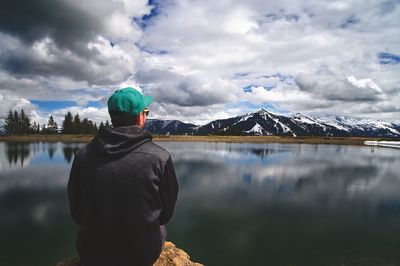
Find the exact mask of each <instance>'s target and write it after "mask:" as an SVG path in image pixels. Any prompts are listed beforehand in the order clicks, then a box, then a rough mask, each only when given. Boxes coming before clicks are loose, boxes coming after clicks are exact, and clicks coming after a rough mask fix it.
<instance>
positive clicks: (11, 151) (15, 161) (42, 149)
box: [0, 142, 85, 167]
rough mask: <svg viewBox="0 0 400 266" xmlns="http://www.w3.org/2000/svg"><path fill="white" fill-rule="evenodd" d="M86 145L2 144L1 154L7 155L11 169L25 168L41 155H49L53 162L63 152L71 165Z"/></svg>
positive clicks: (0, 146)
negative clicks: (81, 148) (80, 149)
mask: <svg viewBox="0 0 400 266" xmlns="http://www.w3.org/2000/svg"><path fill="white" fill-rule="evenodd" d="M84 145H85V144H81V143H43V142H37V143H24V142H21V143H18V142H2V143H1V142H0V154H4V155H5V157H6V158H7V161H8V164H9V166H11V167H18V166H19V167H25V166H27V165H29V164H30V162H31V160H32V158H35V157H36V156H37V155H39V154H40V155H44V154H47V156H48V158H49V159H50V161H52V160H53V158H54V156H55V155H57V153H58V152H59V151H62V155H63V156H64V160H65V161H66V162H68V163H70V162H71V161H72V159H73V156H74V155H75V153H76V152H77V151H78V150H79V148H80V147H82V146H84Z"/></svg>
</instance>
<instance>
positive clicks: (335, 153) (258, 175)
mask: <svg viewBox="0 0 400 266" xmlns="http://www.w3.org/2000/svg"><path fill="white" fill-rule="evenodd" d="M82 145H84V144H62V143H55V144H51V143H35V144H33V143H32V144H11V143H0V169H1V173H0V217H1V218H0V265H2V266H28V265H29V266H46V265H55V263H56V262H57V261H58V260H60V259H61V258H64V257H73V256H76V253H75V247H74V241H75V234H76V230H77V227H76V226H75V225H74V224H73V223H72V221H71V219H70V218H69V210H68V202H67V194H66V184H67V179H68V174H69V170H70V167H71V163H72V159H73V156H74V151H76V150H77V149H78V148H79V147H81V146H82ZM160 145H162V146H164V147H165V148H167V149H168V150H169V151H170V152H171V154H172V156H173V159H174V162H175V167H176V172H177V175H178V178H179V182H180V187H181V190H180V195H179V201H178V204H177V208H176V213H175V216H174V218H173V220H172V222H171V223H170V224H169V225H168V232H169V239H170V240H171V241H173V242H175V243H176V244H177V245H178V246H179V247H181V248H183V249H185V250H186V251H187V252H188V253H189V254H190V255H191V257H192V259H193V260H196V261H199V262H202V263H204V264H206V265H216V266H220V265H222V266H223V265H230V266H231V265H244V266H247V265H388V264H389V265H398V264H400V150H395V149H387V148H374V149H371V148H370V147H351V146H337V145H304V144H301V145H300V144H226V143H186V142H185V143H178V142H162V143H160Z"/></svg>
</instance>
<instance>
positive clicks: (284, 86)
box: [0, 0, 400, 124]
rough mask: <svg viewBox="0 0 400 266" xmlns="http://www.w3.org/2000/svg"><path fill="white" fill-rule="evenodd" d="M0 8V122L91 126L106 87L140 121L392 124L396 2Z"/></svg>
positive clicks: (19, 1) (40, 3)
mask: <svg viewBox="0 0 400 266" xmlns="http://www.w3.org/2000/svg"><path fill="white" fill-rule="evenodd" d="M3 2H5V3H2V8H1V10H0V124H2V123H3V122H4V117H5V116H6V115H7V111H8V110H9V109H17V110H20V109H21V108H24V109H25V110H27V111H28V113H29V114H30V116H31V118H32V120H35V121H36V122H40V123H43V122H46V121H47V119H48V117H49V115H50V114H53V115H54V116H55V117H56V121H57V122H59V123H60V122H61V120H62V118H63V115H64V114H65V113H66V112H67V111H72V112H73V113H77V112H79V114H80V115H81V116H84V117H89V118H90V119H92V120H94V121H96V122H99V121H100V120H104V121H105V120H106V119H107V118H108V114H107V109H106V102H107V98H108V97H109V95H110V94H111V93H112V92H113V91H114V90H116V89H118V88H122V87H126V86H133V87H136V88H139V89H140V90H141V91H142V92H144V93H145V94H149V95H152V96H154V98H155V102H154V103H153V104H152V105H151V106H150V107H151V109H152V111H151V116H150V118H160V119H179V120H181V121H185V122H193V123H197V124H202V123H206V122H209V121H211V120H213V119H217V118H226V117H230V116H234V115H239V114H243V113H246V112H249V111H252V110H256V109H258V108H265V109H268V110H271V111H274V112H279V113H286V114H288V113H297V112H300V113H304V114H309V115H314V116H326V115H344V116H351V117H358V118H370V119H381V120H386V121H398V120H400V116H399V115H400V1H399V0H387V1H386V0H382V1H381V0H338V1H334V0H330V1H321V0H309V1H300V0H280V1H265V0H263V1H261V0H246V1H239V0H220V1H215V0H213V1H208V0H192V1H189V0H164V1H162V0H160V1H157V0H155V1H144V0H109V1H100V0H86V1H81V0H35V1H28V0H13V1H3Z"/></svg>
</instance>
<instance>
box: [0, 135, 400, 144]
mask: <svg viewBox="0 0 400 266" xmlns="http://www.w3.org/2000/svg"><path fill="white" fill-rule="evenodd" d="M93 138H94V135H14V136H0V142H64V143H72V142H76V143H88V142H90V141H91V140H92V139H93ZM153 140H154V141H183V142H226V143H299V144H335V145H357V146H360V145H362V146H363V145H364V141H381V140H399V138H392V139H391V138H369V137H309V136H304V137H282V136H216V135H212V136H211V135H210V136H191V135H188V136H185V135H169V136H153Z"/></svg>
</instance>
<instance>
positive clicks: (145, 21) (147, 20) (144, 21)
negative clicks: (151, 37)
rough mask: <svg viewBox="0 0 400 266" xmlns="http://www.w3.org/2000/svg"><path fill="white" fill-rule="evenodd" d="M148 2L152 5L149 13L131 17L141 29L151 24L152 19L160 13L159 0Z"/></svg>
mask: <svg viewBox="0 0 400 266" xmlns="http://www.w3.org/2000/svg"><path fill="white" fill-rule="evenodd" d="M148 4H149V5H150V6H152V7H153V8H152V9H151V11H150V14H147V15H144V16H143V17H141V18H134V19H133V20H134V21H135V22H136V23H137V24H138V25H139V26H140V27H141V28H142V29H146V28H147V26H149V25H150V24H151V21H152V19H153V18H154V17H157V16H158V15H159V14H160V9H161V8H160V1H159V0H149V2H148Z"/></svg>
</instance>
